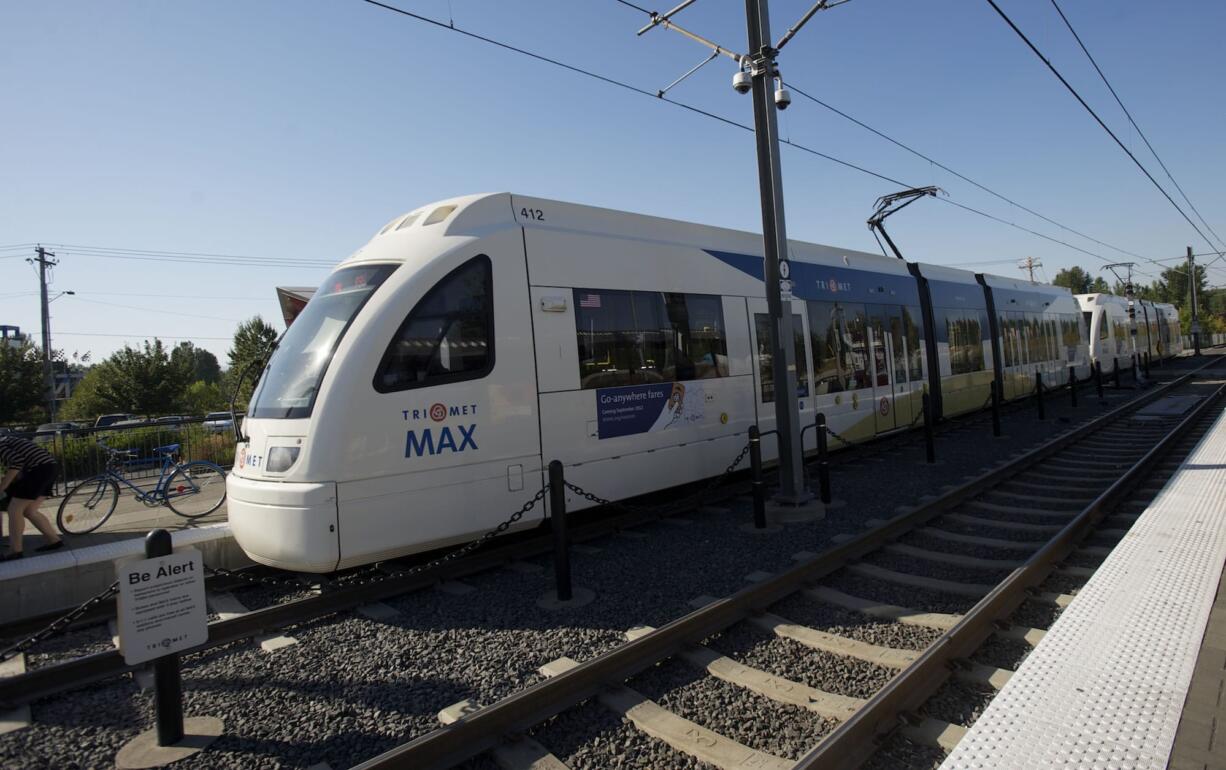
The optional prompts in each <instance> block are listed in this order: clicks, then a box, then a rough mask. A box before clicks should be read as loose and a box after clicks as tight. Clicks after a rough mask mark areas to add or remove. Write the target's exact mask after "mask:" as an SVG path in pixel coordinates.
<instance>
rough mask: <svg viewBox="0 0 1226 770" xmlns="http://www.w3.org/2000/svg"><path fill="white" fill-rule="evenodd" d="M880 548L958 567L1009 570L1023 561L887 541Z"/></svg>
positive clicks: (1023, 561)
mask: <svg viewBox="0 0 1226 770" xmlns="http://www.w3.org/2000/svg"><path fill="white" fill-rule="evenodd" d="M882 550H883V551H888V552H890V553H897V554H901V555H903V556H913V557H915V558H917V559H925V560H927V561H935V562H940V563H942V564H953V565H955V566H958V567H977V568H981V569H996V570H1011V569H1016V568H1018V567H1020V566H1021V565H1022V564H1024V563H1025V560H1024V559H981V558H979V557H978V556H964V555H963V554H960V553H946V552H945V551H932V550H929V549H927V548H916V547H915V546H913V545H906V544H905V543H887V544H886V545H884V546H882Z"/></svg>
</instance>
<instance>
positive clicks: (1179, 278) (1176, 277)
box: [1154, 265, 1209, 308]
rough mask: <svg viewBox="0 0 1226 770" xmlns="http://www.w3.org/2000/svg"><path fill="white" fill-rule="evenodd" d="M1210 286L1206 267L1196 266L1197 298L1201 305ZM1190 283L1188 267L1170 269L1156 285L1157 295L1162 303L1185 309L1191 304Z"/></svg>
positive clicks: (1163, 273)
mask: <svg viewBox="0 0 1226 770" xmlns="http://www.w3.org/2000/svg"><path fill="white" fill-rule="evenodd" d="M1208 286H1209V278H1208V276H1207V275H1206V274H1205V267H1204V265H1197V266H1196V296H1197V300H1198V303H1199V300H1200V298H1201V297H1202V296H1203V295H1204V294H1205V291H1206V289H1207V287H1208ZM1189 287H1190V282H1189V280H1188V267H1187V265H1181V266H1179V267H1168V268H1167V269H1165V270H1163V271H1162V275H1161V277H1160V278H1159V279H1158V281H1157V282H1156V283H1155V284H1154V289H1155V294H1157V295H1158V297H1159V300H1158V301H1160V302H1170V303H1171V304H1172V305H1175V306H1176V307H1181V308H1182V307H1183V306H1184V305H1186V304H1188V303H1189V302H1191V296H1190V295H1189Z"/></svg>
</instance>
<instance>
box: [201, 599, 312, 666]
mask: <svg viewBox="0 0 1226 770" xmlns="http://www.w3.org/2000/svg"><path fill="white" fill-rule="evenodd" d="M205 603H206V604H208V606H209V609H210V610H212V611H213V612H215V613H217V616H218V617H219V618H220V619H222V620H230V619H232V618H237V617H238V616H239V615H246V614H247V613H248V612H250V610H248V609H247V608H246V607H245V606H244V605H243V603H242V602H241V601H239V600H238V597H237V596H235V595H234V594H231V593H221V594H218V593H211V594H208V596H207V597H206V598H205ZM255 640H256V642H258V643H259V645H260V649H261V650H263V651H264V652H276V651H277V650H280V649H282V648H285V647H289V646H291V645H295V644H297V643H298V640H297V639H295V638H294V637H292V636H285V635H284V634H263V635H261V636H257V637H256V638H255Z"/></svg>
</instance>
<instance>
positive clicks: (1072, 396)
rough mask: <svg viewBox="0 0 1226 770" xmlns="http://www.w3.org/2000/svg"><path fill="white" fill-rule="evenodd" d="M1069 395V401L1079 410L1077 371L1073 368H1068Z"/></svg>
mask: <svg viewBox="0 0 1226 770" xmlns="http://www.w3.org/2000/svg"><path fill="white" fill-rule="evenodd" d="M1068 394H1069V400H1070V401H1072V403H1073V408H1074V409H1076V408H1077V370H1076V369H1074V368H1073V367H1071V366H1070V367H1069V368H1068Z"/></svg>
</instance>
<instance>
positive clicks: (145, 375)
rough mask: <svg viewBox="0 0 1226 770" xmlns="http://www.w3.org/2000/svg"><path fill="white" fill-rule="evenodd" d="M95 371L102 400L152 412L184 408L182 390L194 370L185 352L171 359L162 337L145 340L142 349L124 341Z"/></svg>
mask: <svg viewBox="0 0 1226 770" xmlns="http://www.w3.org/2000/svg"><path fill="white" fill-rule="evenodd" d="M94 371H96V372H97V373H98V374H97V381H96V384H95V385H94V388H95V392H96V397H97V399H98V403H99V404H102V405H105V408H106V409H110V410H113V411H117V412H134V413H137V414H149V415H154V414H169V413H171V412H177V411H181V409H180V407H181V405H182V401H183V392H184V390H185V389H186V388H187V384H188V383H189V382H191V381H192V377H193V374H194V372H193V367H192V362H191V361H190V360H188V359H187V358H185V357H182V356H180V357H179V358H178V359H177V360H172V358H171V356H170V353H169V352H167V350H166V347H165V346H164V345H163V344H162V341H161V340H159V339H155V340H153V342H152V343H150V342H149V341H148V340H146V341H145V342H144V344H143V346H142V347H141V348H139V349H138V348H132V347H129V346H127V345H125V346H124V348H123V350H120V351H118V352H116V353H115V354H114V355H112V356H111V357H110V358H108V359H107V360H106V361H104V362H102V363H101V364H99V365H98V366H97V367H95V370H94ZM92 373H93V372H91V374H92ZM82 384H84V383H82Z"/></svg>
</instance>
